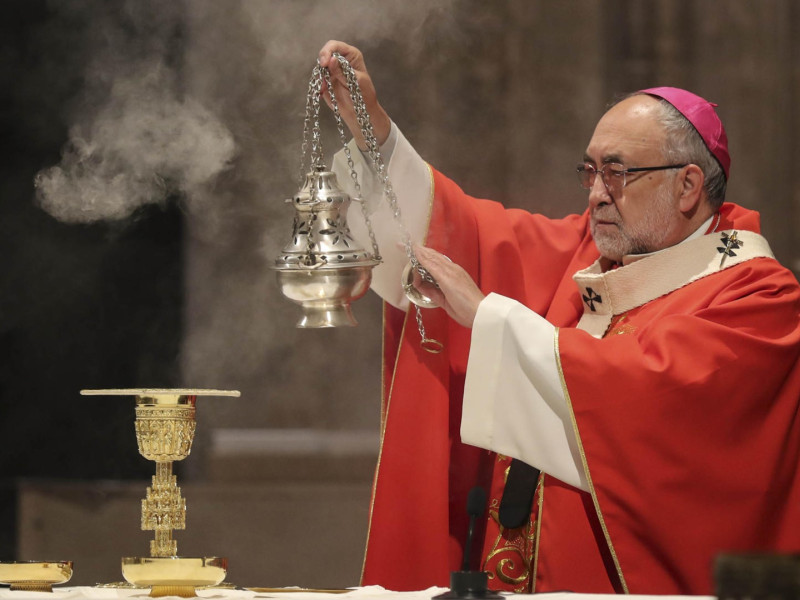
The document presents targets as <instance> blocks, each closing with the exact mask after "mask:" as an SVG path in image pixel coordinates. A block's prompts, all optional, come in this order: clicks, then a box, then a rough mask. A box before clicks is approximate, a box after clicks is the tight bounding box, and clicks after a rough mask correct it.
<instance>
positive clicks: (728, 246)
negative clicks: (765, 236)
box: [717, 231, 744, 268]
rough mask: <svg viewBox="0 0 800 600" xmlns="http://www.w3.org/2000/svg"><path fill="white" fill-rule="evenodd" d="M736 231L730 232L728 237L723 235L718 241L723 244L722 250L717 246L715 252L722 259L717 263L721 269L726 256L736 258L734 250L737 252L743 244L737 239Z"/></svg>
mask: <svg viewBox="0 0 800 600" xmlns="http://www.w3.org/2000/svg"><path fill="white" fill-rule="evenodd" d="M737 233H738V232H737V231H733V232H731V234H730V236H729V235H728V234H727V233H723V234H722V237H721V238H720V241H721V242H722V243H723V244H725V246H724V247H723V248H720V247H719V246H717V251H718V252H720V253H721V254H722V258H721V259H720V261H719V266H720V268H722V265H723V264H724V263H725V257H726V256H736V252H734V250H738V249H739V248H741V246H742V244H744V242H742V241H740V240H739V239H738V237H737Z"/></svg>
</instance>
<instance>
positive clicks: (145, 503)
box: [81, 388, 240, 598]
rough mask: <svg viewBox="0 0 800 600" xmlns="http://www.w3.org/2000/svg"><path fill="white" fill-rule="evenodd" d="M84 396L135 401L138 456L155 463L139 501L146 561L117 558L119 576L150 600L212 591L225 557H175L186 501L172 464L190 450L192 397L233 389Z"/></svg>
mask: <svg viewBox="0 0 800 600" xmlns="http://www.w3.org/2000/svg"><path fill="white" fill-rule="evenodd" d="M81 394H82V395H84V396H135V397H136V423H135V426H136V442H137V444H138V446H139V454H141V455H142V456H143V457H145V458H146V459H147V460H151V461H153V462H155V463H156V474H155V475H154V476H153V479H152V485H151V486H150V487H148V488H147V495H146V497H145V498H144V499H143V500H142V530H143V531H153V532H154V535H155V539H153V540H152V541H151V542H150V557H148V558H140V557H126V558H123V559H122V576H123V577H124V578H125V580H126V581H128V582H129V583H130V584H132V585H134V586H136V587H149V588H150V596H151V597H154V598H155V597H161V596H180V597H183V598H192V597H194V596H196V595H197V594H196V590H197V588H198V587H207V586H215V585H218V584H219V583H221V582H222V581H223V580H224V579H225V574H226V572H227V568H228V561H227V559H226V558H218V557H211V558H186V557H179V556H178V542H177V541H176V540H174V539H173V537H172V532H173V530H175V529H186V500H184V499H183V497H182V496H181V489H180V488H179V487H178V483H177V478H176V476H175V475H173V474H172V463H173V462H175V461H179V460H183V459H185V458H186V457H187V456H189V453H190V452H191V450H192V442H193V441H194V433H195V429H196V426H197V422H196V409H195V403H196V401H197V397H198V396H232V397H239V395H240V393H239V392H238V391H235V390H208V389H191V388H178V389H158V388H135V389H106V390H81Z"/></svg>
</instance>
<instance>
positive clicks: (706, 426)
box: [362, 171, 800, 594]
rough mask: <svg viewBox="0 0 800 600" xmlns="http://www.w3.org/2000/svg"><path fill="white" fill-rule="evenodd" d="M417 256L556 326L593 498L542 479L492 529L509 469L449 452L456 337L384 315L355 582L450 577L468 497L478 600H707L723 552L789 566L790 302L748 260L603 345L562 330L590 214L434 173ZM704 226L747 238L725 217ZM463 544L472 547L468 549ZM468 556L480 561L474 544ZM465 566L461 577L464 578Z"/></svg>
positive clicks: (751, 220)
mask: <svg viewBox="0 0 800 600" xmlns="http://www.w3.org/2000/svg"><path fill="white" fill-rule="evenodd" d="M433 177H434V190H435V199H434V202H433V213H432V217H431V226H430V232H429V236H428V240H427V245H428V246H430V247H432V248H435V249H437V250H439V251H441V252H443V253H445V254H447V255H448V256H449V257H450V258H452V259H453V260H454V261H455V262H456V263H458V264H460V265H461V266H463V267H464V268H465V269H467V271H468V272H469V273H470V274H471V275H472V276H473V278H474V279H475V280H476V281H477V282H478V285H479V286H480V288H481V289H482V290H483V292H484V293H490V292H496V293H498V294H502V295H504V296H507V297H510V298H513V299H516V300H518V301H520V302H522V303H523V304H525V305H526V306H528V307H529V308H531V309H532V310H534V311H536V312H537V313H539V314H540V315H542V316H544V317H545V318H546V319H547V320H548V321H550V322H551V323H552V324H553V325H555V326H556V327H558V328H559V329H558V333H557V346H558V347H557V359H558V361H559V367H560V369H561V376H562V383H563V389H564V393H565V396H566V397H567V400H568V403H569V404H570V408H571V412H572V415H573V424H574V427H575V429H576V432H577V435H578V439H579V441H580V446H581V454H582V460H583V467H584V469H585V470H586V473H587V478H588V480H589V482H590V492H589V493H586V492H582V491H580V490H577V489H576V488H573V487H571V486H568V485H566V484H564V483H561V482H560V481H558V480H556V479H554V478H552V477H550V476H543V477H542V478H541V479H540V482H539V487H538V489H537V495H536V499H535V502H534V507H533V512H532V515H531V521H530V523H528V524H527V525H525V526H524V527H521V528H520V529H519V530H504V529H503V528H502V526H500V525H499V524H498V523H497V519H496V516H497V507H498V506H499V499H500V497H501V496H502V486H503V481H504V475H505V469H506V468H507V466H508V464H509V461H508V459H507V458H505V457H502V456H496V455H494V454H493V453H490V452H488V451H486V450H481V449H478V448H474V447H471V446H467V445H464V444H462V443H461V442H460V440H459V428H460V421H461V399H462V395H463V389H464V374H465V371H466V366H467V358H468V353H469V343H470V331H469V330H467V329H465V328H463V327H461V326H459V325H457V324H456V323H454V322H453V321H452V320H450V319H449V318H448V317H447V315H446V314H445V313H444V311H442V310H440V309H435V310H425V311H423V318H424V323H425V328H426V331H427V334H428V337H431V338H435V339H437V340H439V341H441V342H442V343H443V344H444V346H445V350H444V351H443V352H442V353H441V354H438V355H434V354H430V353H428V352H425V351H424V350H422V349H421V348H420V345H419V342H420V337H419V332H418V331H417V327H416V324H415V321H414V316H413V309H412V310H410V311H409V314H408V315H404V314H402V313H401V312H400V311H398V310H397V309H394V308H392V307H390V306H388V305H387V306H386V308H385V319H384V322H385V328H384V329H385V331H384V365H385V366H384V401H383V413H382V414H383V432H382V442H381V453H380V459H379V464H378V468H377V471H376V477H375V484H374V493H373V501H372V507H371V516H370V529H369V538H368V543H367V554H366V557H365V562H364V571H363V577H362V584H364V585H368V584H380V585H383V586H384V587H386V588H388V589H395V590H415V589H425V588H427V587H429V586H432V585H439V586H446V585H448V582H449V573H450V572H451V571H453V570H459V569H460V565H461V559H462V545H463V541H464V539H465V537H466V528H467V518H466V511H465V505H466V498H467V492H468V490H469V489H470V488H471V487H473V486H474V485H482V486H483V487H484V488H485V489H487V490H490V506H489V517H488V519H487V520H486V523H485V524H484V525H485V531H483V532H482V537H483V543H482V544H481V543H476V544H475V545H476V546H479V548H478V550H479V551H481V550H482V556H481V558H480V560H481V565H483V567H482V568H484V569H485V570H487V571H489V574H490V586H491V587H493V588H494V589H505V590H515V591H531V590H532V591H537V592H544V591H552V590H572V591H578V592H615V591H616V592H630V593H642V594H645V593H650V594H708V593H710V592H711V591H712V575H711V568H712V561H713V557H714V556H715V554H716V553H718V552H720V551H745V550H747V551H754V550H759V551H760V550H768V551H782V552H789V551H794V552H797V551H800V480H798V473H800V468H799V467H800V465H799V464H798V461H800V422H798V421H800V411H799V410H798V409H799V408H800V364H799V363H798V359H799V358H800V287H798V284H797V281H796V280H795V278H794V276H793V275H792V274H791V272H789V271H788V270H786V269H785V268H783V267H781V266H780V265H779V264H778V263H777V262H776V261H775V260H773V259H769V258H756V259H752V260H749V261H746V262H744V263H741V264H738V265H736V266H733V267H731V268H728V269H726V270H724V271H720V272H719V273H714V274H712V275H709V276H707V277H704V278H703V279H700V280H698V281H695V282H693V283H691V284H690V285H687V286H685V287H682V288H680V289H678V290H675V291H673V292H671V293H669V294H667V295H666V296H663V297H661V298H658V299H657V300H654V301H652V302H649V303H647V304H645V305H643V306H641V307H639V308H637V309H634V310H631V311H629V312H627V313H625V314H623V315H619V316H617V317H616V318H615V319H614V320H613V321H612V325H611V327H610V328H609V331H608V332H607V333H606V335H605V336H604V337H603V338H602V339H598V338H594V337H592V336H590V335H589V334H588V333H586V332H584V331H580V330H577V329H575V326H576V325H577V323H578V321H579V319H580V317H581V315H582V313H583V306H582V300H581V298H580V295H579V294H578V291H577V287H576V285H575V282H574V281H573V280H572V275H573V274H574V273H575V272H577V271H579V270H581V269H584V268H586V267H587V266H589V265H590V264H592V263H593V262H594V261H595V260H596V259H597V258H598V252H597V249H596V247H595V245H594V242H593V241H592V240H591V237H590V233H589V225H588V214H587V213H584V214H583V215H572V216H569V217H567V218H565V219H560V220H549V219H546V218H544V217H541V216H539V215H533V214H530V213H528V212H525V211H519V210H513V209H512V210H509V209H504V208H503V207H502V206H501V205H500V204H497V203H493V202H489V201H484V200H476V199H473V198H470V197H468V196H466V195H465V194H463V192H462V191H461V190H460V189H459V188H458V187H457V186H456V185H455V184H453V183H452V182H451V181H450V180H448V179H447V178H445V177H444V176H442V175H441V174H439V173H437V172H435V171H434V173H433ZM720 217H721V219H720V222H719V224H718V225H717V227H716V230H720V231H721V230H729V229H739V230H746V231H754V232H758V231H759V222H758V215H757V213H754V212H752V211H748V210H745V209H742V208H740V207H738V206H735V205H732V204H725V205H724V206H723V208H722V209H721V211H720ZM478 542H480V540H479V541H478ZM480 546H482V549H481V548H480ZM473 564H475V563H473Z"/></svg>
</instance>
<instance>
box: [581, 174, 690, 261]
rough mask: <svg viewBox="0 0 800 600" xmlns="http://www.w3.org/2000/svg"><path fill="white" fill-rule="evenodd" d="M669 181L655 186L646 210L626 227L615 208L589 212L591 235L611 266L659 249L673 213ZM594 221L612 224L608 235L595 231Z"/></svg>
mask: <svg viewBox="0 0 800 600" xmlns="http://www.w3.org/2000/svg"><path fill="white" fill-rule="evenodd" d="M670 187H671V181H665V182H664V184H663V185H661V186H659V187H658V189H657V190H656V193H655V196H654V198H653V201H652V204H651V206H650V210H648V211H647V213H646V214H645V216H644V217H643V218H642V219H641V220H640V221H639V222H637V223H634V224H632V225H626V224H625V223H624V221H623V219H622V216H621V215H620V213H619V210H618V209H617V206H616V205H615V204H613V203H612V204H607V205H605V206H602V207H598V208H596V209H594V210H592V218H591V224H590V226H591V231H592V237H593V238H594V243H595V245H596V246H597V249H598V250H599V251H600V254H601V255H602V256H604V257H605V258H608V259H610V260H613V261H615V262H621V261H622V257H623V256H626V255H628V254H645V253H648V252H655V251H656V250H661V249H663V244H664V240H665V239H666V238H667V235H668V233H669V223H670V221H671V220H672V218H673V216H674V213H675V210H676V208H675V206H674V201H673V199H672V193H671V189H670ZM598 220H602V221H611V222H613V223H615V224H616V228H615V229H614V230H612V231H602V232H600V231H597V228H596V226H595V225H596V222H597V221H598Z"/></svg>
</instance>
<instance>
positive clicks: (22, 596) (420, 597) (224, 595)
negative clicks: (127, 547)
mask: <svg viewBox="0 0 800 600" xmlns="http://www.w3.org/2000/svg"><path fill="white" fill-rule="evenodd" d="M446 591H447V589H446V588H430V589H427V590H422V591H418V592H392V591H389V590H385V589H383V588H382V587H380V586H368V587H361V588H354V589H352V590H350V591H347V592H344V593H325V592H314V591H304V590H301V589H295V588H286V589H285V591H277V590H276V591H273V590H270V591H268V592H264V591H258V592H256V591H253V590H248V589H241V590H239V589H236V590H232V589H202V590H198V592H197V595H198V597H199V598H203V599H205V600H239V599H242V600H245V599H248V598H277V599H279V600H430V599H431V598H433V597H434V596H437V595H438V594H441V593H443V592H446ZM507 595H508V596H513V597H514V600H534V599H537V600H618V599H619V597H618V596H615V595H614V594H577V593H572V592H553V593H547V594H535V595H530V594H507ZM145 598H149V590H145V589H124V588H106V587H89V586H86V587H83V586H72V587H70V586H56V587H54V588H53V593H46V592H24V591H14V592H12V591H11V590H10V589H8V588H7V587H0V600H127V599H130V600H134V599H135V600H139V599H142V600H143V599H145ZM166 598H170V597H166ZM626 598H627V599H628V600H645V599H650V600H653V599H656V598H657V599H658V600H689V599H691V600H714V597H713V596H642V595H629V596H626Z"/></svg>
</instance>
